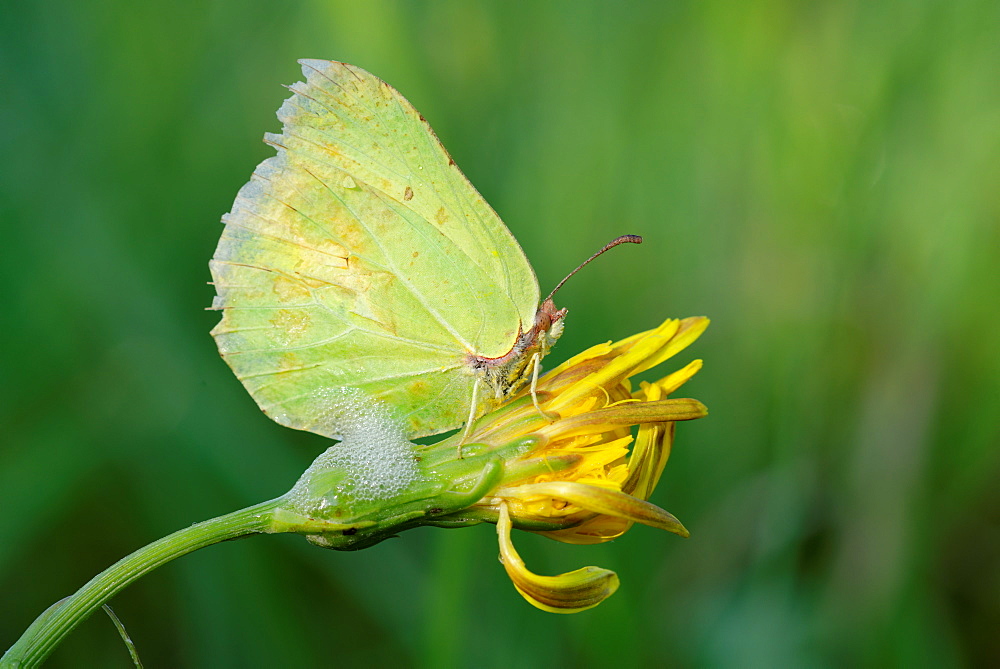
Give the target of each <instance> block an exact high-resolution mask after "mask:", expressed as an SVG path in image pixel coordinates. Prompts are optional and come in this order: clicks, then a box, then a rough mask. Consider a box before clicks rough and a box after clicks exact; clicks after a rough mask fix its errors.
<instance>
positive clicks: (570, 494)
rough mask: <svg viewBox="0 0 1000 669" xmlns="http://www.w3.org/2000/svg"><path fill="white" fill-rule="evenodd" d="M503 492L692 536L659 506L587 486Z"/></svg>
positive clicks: (520, 488) (537, 485) (543, 486)
mask: <svg viewBox="0 0 1000 669" xmlns="http://www.w3.org/2000/svg"><path fill="white" fill-rule="evenodd" d="M502 492H503V495H504V496H505V497H517V498H520V499H524V498H525V497H528V496H534V495H537V496H543V497H555V498H557V499H562V500H566V501H567V502H569V503H570V504H575V505H576V506H578V507H580V508H582V509H586V510H588V511H593V512H595V513H598V514H606V515H609V516H616V517H618V518H625V519H626V520H631V521H635V522H637V523H642V524H643V525H649V526H650V527H657V528H660V529H661V530H666V531H667V532H673V533H674V534H677V535H680V536H682V537H687V536H689V532H688V531H687V529H685V527H684V526H683V525H681V521H679V520H677V519H676V518H674V516H673V515H672V514H670V513H667V512H666V511H664V510H663V509H661V508H660V507H658V506H656V505H655V504H650V503H649V502H647V501H645V500H641V499H637V498H635V497H632V496H631V495H627V494H625V493H623V492H620V491H618V490H613V489H610V488H601V487H598V486H593V485H587V484H585V483H572V482H567V481H552V482H549V483H530V484H528V485H523V486H518V487H516V488H507V489H505V490H503V491H502Z"/></svg>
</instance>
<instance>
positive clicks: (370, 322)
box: [211, 60, 539, 437]
mask: <svg viewBox="0 0 1000 669" xmlns="http://www.w3.org/2000/svg"><path fill="white" fill-rule="evenodd" d="M300 62H301V64H302V66H303V72H304V74H305V76H306V81H305V82H304V83H298V84H295V85H293V86H292V87H290V88H291V90H292V92H293V95H292V96H291V97H290V98H289V99H287V100H286V101H285V103H284V104H283V105H282V107H281V109H280V110H279V112H278V117H279V119H280V120H281V121H282V123H283V131H282V133H281V134H280V135H269V136H268V137H267V141H268V142H269V143H271V144H273V145H274V146H275V147H277V155H276V156H274V157H272V158H269V159H267V160H265V161H264V162H263V163H261V164H260V165H259V166H258V167H257V169H256V171H255V172H254V175H253V177H252V178H251V180H250V182H249V183H248V184H246V185H245V186H244V187H243V188H242V189H241V190H240V192H239V194H238V195H237V197H236V201H235V203H234V204H233V209H232V211H231V212H230V213H229V214H227V215H226V216H225V217H224V219H223V220H224V222H225V224H226V227H225V230H224V231H223V234H222V238H221V240H220V241H219V246H218V248H217V250H216V253H215V256H214V259H213V260H212V263H211V268H212V274H213V277H214V283H215V286H216V290H217V293H218V297H217V298H216V302H215V306H216V308H219V309H221V310H222V312H223V317H222V321H221V322H220V323H219V324H218V326H217V327H216V328H215V329H214V330H213V335H214V336H215V338H216V342H217V343H218V346H219V350H220V351H221V352H222V355H223V357H224V358H225V359H226V361H227V362H228V363H229V365H230V366H231V367H232V368H233V370H234V371H235V372H236V375H237V377H238V378H239V379H240V380H241V381H242V382H243V384H244V385H245V386H246V388H247V389H248V390H249V391H250V393H251V395H253V397H254V399H255V400H256V401H257V403H258V404H259V405H260V407H261V408H262V409H263V410H264V411H265V413H267V414H268V415H269V416H271V417H272V418H274V419H275V420H277V421H278V422H279V423H282V424H283V425H288V426H289V427H294V428H298V429H305V430H311V431H314V432H318V433H320V434H326V435H328V436H340V435H339V434H338V429H337V418H336V415H337V412H338V411H340V410H341V407H340V405H339V404H338V400H337V398H338V397H339V396H340V395H339V393H340V391H342V390H344V389H359V390H361V391H362V392H364V393H366V394H367V395H368V396H370V397H372V398H377V399H379V400H381V401H383V402H385V403H386V404H387V405H388V406H389V407H390V408H391V409H392V410H393V412H394V413H395V414H397V416H398V417H399V418H400V419H401V420H403V421H404V424H405V425H406V429H407V433H408V434H409V436H411V437H412V436H420V435H426V434H434V433H436V432H441V431H444V430H448V429H452V428H455V427H458V426H460V425H461V424H462V423H463V422H464V421H465V420H466V419H467V418H468V415H469V409H470V402H471V401H472V386H473V383H474V381H475V377H474V375H473V373H472V370H471V369H470V367H469V357H470V356H479V357H485V358H495V357H500V356H503V355H504V354H506V353H507V352H508V351H510V350H511V348H512V346H513V345H514V342H515V341H516V339H517V337H518V334H519V332H521V331H523V330H527V329H529V328H530V327H531V326H532V324H533V320H534V314H535V310H536V308H537V306H538V297H539V296H538V283H537V280H536V279H535V276H534V273H533V271H532V269H531V266H530V265H529V264H528V261H527V259H526V258H525V256H524V253H523V252H522V250H521V248H520V247H519V246H518V244H517V242H516V241H515V239H514V238H513V236H512V235H511V234H510V232H509V231H508V230H507V228H506V227H505V226H504V225H503V223H502V222H501V220H500V218H499V217H498V216H497V215H496V213H495V212H494V211H493V210H492V209H491V208H490V206H489V205H488V204H487V203H486V202H485V200H483V198H482V196H480V195H479V193H478V192H477V191H476V190H475V188H473V186H472V185H471V184H470V183H469V181H468V180H467V179H466V178H465V177H464V176H463V175H462V173H461V172H460V171H459V170H458V168H457V167H456V166H455V164H454V162H453V161H452V160H451V158H450V157H449V155H448V153H447V152H446V151H445V149H444V147H443V146H441V143H440V142H439V141H438V139H437V137H436V136H435V135H434V133H433V131H432V130H431V129H430V126H429V125H428V124H427V123H426V121H424V119H423V117H422V116H421V115H420V114H419V113H418V112H417V111H416V110H415V109H414V108H413V107H412V106H411V105H410V104H409V103H408V102H407V101H406V100H405V99H404V98H403V97H402V96H401V95H400V94H399V93H398V92H397V91H396V90H395V89H393V88H391V87H390V86H389V85H388V84H386V83H385V82H383V81H381V80H380V79H378V78H377V77H375V76H373V75H371V74H369V73H367V72H365V71H364V70H361V69H359V68H356V67H353V66H351V65H346V64H344V63H337V62H328V61H316V60H305V61H300ZM355 404H356V403H355Z"/></svg>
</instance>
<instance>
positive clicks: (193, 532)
mask: <svg viewBox="0 0 1000 669" xmlns="http://www.w3.org/2000/svg"><path fill="white" fill-rule="evenodd" d="M281 502H282V499H281V498H278V499H274V500H271V501H269V502H263V503H261V504H255V505H253V506H250V507H247V508H245V509H241V510H239V511H234V512H233V513H227V514H226V515H224V516H219V517H218V518H212V519H211V520H206V521H204V522H201V523H196V524H194V525H192V526H190V527H186V528H184V529H183V530H179V531H177V532H174V533H173V534H170V535H168V536H166V537H163V538H162V539H159V540H157V541H154V542H153V543H151V544H149V545H148V546H144V547H143V548H140V549H139V550H137V551H135V552H134V553H132V554H131V555H128V556H126V557H124V558H122V559H121V560H119V561H118V562H116V563H115V564H113V565H111V566H110V567H108V568H107V569H105V570H104V571H102V572H101V573H100V574H98V575H97V576H95V577H94V578H92V579H91V580H90V581H89V582H88V583H87V584H86V585H84V586H83V587H82V588H80V589H79V590H77V591H76V592H75V593H74V594H72V595H70V596H69V597H67V598H66V599H64V600H62V601H60V602H57V603H56V604H53V605H52V606H51V607H49V608H48V609H46V610H45V612H43V613H42V614H41V615H40V616H38V618H37V619H36V620H35V622H33V623H32V624H31V626H30V627H29V628H28V629H27V630H26V631H25V632H24V634H22V635H21V638H20V639H18V640H17V641H16V642H15V643H14V645H13V646H11V647H10V649H9V650H8V651H7V652H6V653H5V654H4V656H3V657H2V658H0V667H3V668H6V667H35V666H38V665H39V664H40V663H41V662H42V660H44V659H45V658H46V657H48V655H49V653H51V652H52V651H53V649H55V647H56V646H57V645H58V644H59V642H60V641H62V639H63V638H64V637H65V636H66V635H67V634H69V633H70V632H71V631H72V630H73V629H74V628H75V627H76V626H77V625H79V624H80V623H81V622H83V621H84V620H86V619H87V617H88V616H90V614H92V613H93V612H94V611H97V610H98V609H100V608H101V606H102V605H103V604H104V603H105V602H106V601H108V600H109V599H111V598H112V597H113V596H114V595H116V594H117V593H118V592H119V591H121V590H122V589H124V588H125V587H126V586H127V585H129V584H130V583H132V582H133V581H135V580H137V579H139V578H141V577H142V576H144V575H145V574H147V573H149V572H151V571H153V570H154V569H156V568H157V567H160V566H161V565H163V564H166V563H167V562H170V561H171V560H173V559H175V558H179V557H180V556H182V555H186V554H188V553H190V552H192V551H196V550H198V549H199V548H204V547H205V546H211V545H212V544H216V543H219V542H220V541H226V540H229V539H236V538H238V537H243V536H247V535H250V534H260V533H263V532H270V531H271V526H272V517H273V513H274V510H275V509H276V508H277V507H278V506H279V505H280V504H281Z"/></svg>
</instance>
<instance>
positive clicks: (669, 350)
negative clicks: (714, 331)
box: [632, 316, 709, 374]
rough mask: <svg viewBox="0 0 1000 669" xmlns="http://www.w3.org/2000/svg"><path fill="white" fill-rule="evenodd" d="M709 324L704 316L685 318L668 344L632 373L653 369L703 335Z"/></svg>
mask: <svg viewBox="0 0 1000 669" xmlns="http://www.w3.org/2000/svg"><path fill="white" fill-rule="evenodd" d="M708 324H709V320H708V319H707V318H705V317H704V316H695V317H693V318H685V319H684V320H682V321H681V322H680V327H679V328H678V329H677V330H676V331H675V332H674V333H673V335H672V336H671V338H670V340H669V341H668V342H667V343H666V345H665V346H664V347H663V348H662V349H661V350H660V351H658V352H657V353H656V355H653V356H650V357H649V359H647V360H645V361H644V362H643V364H641V365H639V366H638V367H636V369H635V371H634V372H632V373H633V374H640V373H642V372H644V371H646V370H647V369H652V368H653V367H656V366H657V365H658V364H660V363H661V362H663V361H664V360H666V359H667V358H669V357H671V356H674V355H676V354H677V353H679V352H680V351H682V350H684V349H685V348H687V347H688V346H690V345H691V344H692V343H693V342H694V340H695V339H697V338H698V337H700V336H701V333H702V332H704V331H705V328H707V327H708Z"/></svg>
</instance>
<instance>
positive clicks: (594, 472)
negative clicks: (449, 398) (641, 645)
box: [468, 318, 708, 613]
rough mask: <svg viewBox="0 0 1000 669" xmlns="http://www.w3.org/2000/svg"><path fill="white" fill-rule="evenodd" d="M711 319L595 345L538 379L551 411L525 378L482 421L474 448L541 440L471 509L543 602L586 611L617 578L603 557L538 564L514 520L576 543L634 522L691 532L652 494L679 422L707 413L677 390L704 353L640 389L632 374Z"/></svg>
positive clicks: (517, 580) (524, 587)
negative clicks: (534, 568)
mask: <svg viewBox="0 0 1000 669" xmlns="http://www.w3.org/2000/svg"><path fill="white" fill-rule="evenodd" d="M707 326H708V319H706V318H688V319H684V320H680V321H679V320H668V321H666V322H665V323H663V324H662V325H661V326H660V327H658V328H656V329H654V330H650V331H648V332H643V333H640V334H637V335H634V336H632V337H629V338H628V339H624V340H622V341H620V342H617V343H615V344H601V345H598V346H594V347H592V348H590V349H588V350H586V351H584V352H583V353H580V354H579V355H577V356H575V357H573V358H572V359H570V360H568V361H567V362H566V363H564V364H562V365H560V366H559V367H557V368H556V369H554V370H552V371H551V372H549V373H548V374H546V375H545V376H544V377H542V378H541V379H539V382H538V384H537V391H536V392H537V399H538V400H539V404H540V406H541V408H542V410H543V411H544V412H545V413H546V414H547V415H546V416H540V415H539V413H538V411H537V409H536V408H535V406H534V404H533V402H532V400H531V396H530V391H529V390H528V389H525V390H523V391H522V392H521V393H519V395H518V396H517V397H515V398H513V400H512V401H511V402H510V403H509V404H508V405H506V406H504V407H502V408H500V409H498V410H496V411H494V412H493V413H491V414H488V415H487V416H485V417H484V418H482V419H480V420H479V421H478V422H477V424H476V426H475V428H474V429H473V431H472V432H471V434H470V436H469V437H468V442H469V448H475V446H478V447H479V448H478V449H476V450H479V449H481V450H482V451H485V452H488V451H490V450H491V449H495V448H499V447H500V446H501V445H503V444H510V443H512V442H514V441H517V440H525V439H528V440H531V441H532V442H533V447H532V448H531V449H530V450H527V452H524V453H522V454H520V455H519V456H517V457H515V458H513V459H510V460H508V461H506V462H505V464H504V475H503V480H502V482H501V483H500V485H499V486H498V487H496V488H494V489H493V490H491V491H490V492H489V494H487V495H486V496H484V497H483V498H482V499H480V500H479V501H478V502H476V503H475V504H474V505H473V510H472V511H473V514H475V513H476V512H477V511H478V514H479V515H480V517H482V518H484V519H488V520H491V521H493V522H496V523H497V533H498V535H499V538H500V555H501V560H502V562H503V564H504V567H505V569H506V570H507V573H508V575H509V576H510V578H511V580H512V581H513V582H514V586H515V587H516V588H517V590H518V591H519V592H520V593H521V594H522V595H523V596H524V598H525V599H527V600H528V601H529V602H530V603H531V604H533V605H534V606H536V607H538V608H540V609H543V610H546V611H552V612H557V613H572V612H576V611H582V610H585V609H588V608H591V607H593V606H596V605H597V604H599V603H600V602H601V601H603V600H604V599H605V598H607V597H608V596H610V595H611V594H612V593H613V592H614V591H615V590H616V589H617V587H618V578H617V576H615V574H614V573H613V572H610V571H608V570H605V569H600V568H597V567H585V568H583V569H578V570H576V571H573V572H570V573H567V574H562V575H560V576H538V575H536V574H533V573H532V572H530V571H528V569H527V568H526V567H525V565H524V562H523V561H522V560H521V558H520V557H519V556H518V554H517V552H516V551H515V550H514V546H513V544H512V543H511V539H510V531H511V527H512V526H513V527H518V528H522V529H526V530H531V531H535V532H537V533H539V534H543V535H545V536H547V537H550V538H552V539H556V540H558V541H563V542H566V543H572V544H592V543H600V542H604V541H610V540H612V539H614V538H615V537H618V536H620V535H621V534H622V533H624V532H625V531H626V530H628V529H629V527H631V526H632V524H633V523H643V524H646V525H651V526H653V527H658V528H661V529H664V530H667V531H668V532H673V533H675V534H679V535H681V536H684V537H686V536H688V532H687V530H686V529H685V528H684V526H683V525H681V523H680V522H679V521H678V520H677V519H676V518H674V517H673V516H672V515H671V514H669V513H667V512H666V511H664V510H662V509H660V508H659V507H657V506H655V505H653V504H650V503H649V502H647V501H646V500H647V499H648V498H649V495H650V494H651V493H652V492H653V489H654V488H655V487H656V484H657V482H658V481H659V479H660V474H661V473H662V472H663V467H664V465H665V464H666V462H667V458H668V457H669V455H670V448H671V445H672V443H673V437H674V425H675V421H679V420H691V419H694V418H700V417H702V416H704V415H706V413H707V410H706V409H705V407H704V405H702V404H701V403H700V402H698V401H696V400H692V399H669V398H668V396H669V395H670V394H671V393H673V392H674V391H675V390H677V388H678V387H680V386H681V385H682V384H683V383H684V382H685V381H687V380H688V379H689V378H691V376H693V375H694V374H695V373H696V372H697V371H698V370H699V369H700V368H701V361H700V360H696V361H694V362H692V363H690V364H689V365H687V366H686V367H684V368H682V369H680V370H678V371H676V372H674V373H672V374H669V375H668V376H666V377H664V378H662V379H660V380H659V381H656V382H654V383H645V382H644V383H641V384H640V385H639V387H638V388H637V389H633V387H632V383H631V382H630V380H629V379H630V377H632V376H634V375H636V374H639V373H641V372H644V371H646V370H648V369H650V368H652V367H654V366H656V365H658V364H660V363H661V362H663V361H664V360H666V359H667V358H669V357H671V356H673V355H674V354H676V353H677V352H678V351H680V350H681V349H683V348H685V347H686V346H688V345H689V344H690V343H691V342H693V341H694V340H695V339H697V338H698V336H699V335H700V334H701V333H702V332H703V331H704V330H705V328H706V327H707ZM634 425H637V426H638V433H637V435H636V437H635V439H634V443H633V437H632V433H631V427H632V426H634ZM630 445H631V446H632V447H631V449H630V448H629V446H630Z"/></svg>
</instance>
